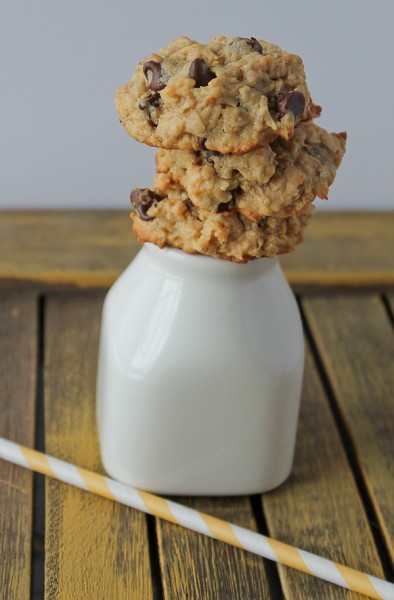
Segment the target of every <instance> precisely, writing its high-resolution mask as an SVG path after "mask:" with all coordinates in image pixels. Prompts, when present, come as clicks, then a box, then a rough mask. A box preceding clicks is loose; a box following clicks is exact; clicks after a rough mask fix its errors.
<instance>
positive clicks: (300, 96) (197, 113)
mask: <svg viewBox="0 0 394 600" xmlns="http://www.w3.org/2000/svg"><path fill="white" fill-rule="evenodd" d="M116 109H117V113H118V116H119V119H120V121H121V123H122V124H123V125H124V127H125V129H126V131H127V132H128V133H129V134H130V135H131V136H133V137H134V138H135V139H137V140H138V141H140V142H144V143H146V144H149V145H151V146H156V147H159V148H170V149H171V148H172V149H180V150H195V151H198V150H201V149H202V148H203V149H205V150H212V151H216V152H220V153H222V154H228V153H233V154H244V153H246V152H250V151H252V150H254V149H256V148H261V147H264V146H265V145H267V144H268V143H270V142H272V141H273V140H274V139H275V138H277V137H278V136H279V137H281V138H283V139H290V138H291V137H292V136H293V133H294V128H295V126H296V125H297V124H298V123H299V122H300V121H303V120H306V119H308V118H311V117H312V116H317V114H318V107H316V106H314V105H313V104H312V102H311V99H310V94H309V91H308V88H307V84H306V81H305V74H304V67H303V63H302V60H301V58H300V57H299V56H296V55H295V54H289V53H287V52H285V51H283V50H281V49H280V48H279V47H278V46H275V45H274V44H271V43H269V42H266V41H264V40H261V39H256V38H254V37H251V38H241V37H236V38H226V37H224V36H218V37H215V38H214V39H213V40H211V41H210V42H208V43H207V44H199V43H197V42H195V41H193V40H190V39H189V38H187V37H181V38H179V39H177V40H175V41H173V42H171V43H170V44H169V45H168V47H167V48H164V49H162V50H160V52H159V54H152V56H151V58H150V59H143V60H142V61H141V62H140V63H139V64H138V65H137V68H136V71H135V73H134V75H133V76H132V78H131V81H130V82H129V83H127V84H126V85H124V86H123V87H122V88H120V89H118V90H117V93H116Z"/></svg>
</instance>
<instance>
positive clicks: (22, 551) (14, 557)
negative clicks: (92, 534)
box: [0, 294, 38, 600]
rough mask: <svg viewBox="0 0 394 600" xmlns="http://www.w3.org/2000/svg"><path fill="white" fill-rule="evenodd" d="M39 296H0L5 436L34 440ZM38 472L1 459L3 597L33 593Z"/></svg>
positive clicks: (0, 403)
mask: <svg viewBox="0 0 394 600" xmlns="http://www.w3.org/2000/svg"><path fill="white" fill-rule="evenodd" d="M37 321H38V308H37V299H36V298H35V297H34V296H32V295H24V296H20V295H16V294H13V295H9V296H7V295H5V294H3V296H2V297H1V298H0V381H1V394H0V415H1V419H0V435H1V436H3V437H6V438H9V439H11V440H13V441H15V442H19V443H20V444H24V445H26V446H33V445H34V409H35V393H36V376H37V332H38V325H37ZM32 503H33V475H32V473H31V472H30V471H27V470H26V469H23V468H21V467H17V466H15V465H11V464H10V463H8V462H5V461H2V460H0V557H1V560H0V596H1V597H2V598H6V599H7V600H14V599H15V600H24V599H27V598H30V573H31V542H32V539H31V538H32Z"/></svg>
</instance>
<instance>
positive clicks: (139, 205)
mask: <svg viewBox="0 0 394 600" xmlns="http://www.w3.org/2000/svg"><path fill="white" fill-rule="evenodd" d="M162 200H163V198H162V197H161V196H159V194H156V193H155V192H152V190H147V189H145V190H141V189H139V188H135V189H134V190H132V191H131V194H130V201H131V204H132V206H133V208H134V210H135V211H136V213H137V214H138V216H139V217H140V218H141V219H142V220H143V221H152V220H153V219H154V217H151V216H150V215H148V210H149V209H150V208H151V207H152V206H153V205H154V204H156V203H157V202H161V201H162Z"/></svg>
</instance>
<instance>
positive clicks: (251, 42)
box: [247, 37, 263, 54]
mask: <svg viewBox="0 0 394 600" xmlns="http://www.w3.org/2000/svg"><path fill="white" fill-rule="evenodd" d="M247 43H248V45H249V46H250V47H251V48H252V49H253V50H254V51H255V52H258V53H259V54H263V46H262V45H261V44H260V42H258V41H257V40H256V38H254V37H251V38H250V40H248V41H247Z"/></svg>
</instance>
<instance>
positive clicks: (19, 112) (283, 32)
mask: <svg viewBox="0 0 394 600" xmlns="http://www.w3.org/2000/svg"><path fill="white" fill-rule="evenodd" d="M393 27H394V2H393V0H375V1H374V2H372V1H371V0H330V1H329V2H328V1H323V0H266V1H264V0H247V1H245V0H227V1H218V0H193V1H192V2H186V1H182V0H166V1H164V0H163V1H161V2H157V1H154V0H145V1H141V0H138V1H135V2H132V1H130V0H129V1H126V0H67V1H62V2H61V1H59V0H34V1H32V0H18V1H16V2H12V1H11V0H2V2H1V3H0V184H1V189H0V206H1V207H2V208H12V207H14V208H26V207H42V208H44V207H59V208H60V207H70V208H71V207H73V208H75V207H81V208H84V207H117V208H128V207H129V200H128V195H129V191H130V189H131V188H132V187H135V186H148V185H150V184H151V182H152V179H153V172H154V150H153V149H151V148H147V147H145V146H143V145H142V144H138V143H137V142H135V141H134V140H132V139H131V138H130V137H129V136H128V135H127V134H126V133H125V132H124V130H123V128H122V127H121V125H120V124H119V122H118V119H117V117H116V114H115V110H114V101H113V96H114V91H115V88H116V87H118V86H120V85H123V84H124V83H125V82H126V81H127V80H128V79H129V78H130V76H131V74H132V72H133V70H134V67H135V65H136V63H137V62H138V61H139V59H140V58H142V57H143V56H149V55H150V54H151V52H154V51H158V50H159V48H160V47H161V46H164V45H166V44H167V43H168V41H170V40H171V39H173V38H175V37H178V36H179V35H182V34H184V35H188V36H189V37H192V38H194V39H197V40H199V41H202V42H204V41H207V40H209V39H210V38H211V37H214V36H215V35H217V34H224V35H228V36H234V35H240V36H244V37H249V36H255V37H261V38H263V39H267V40H269V41H272V42H275V43H277V44H279V45H280V46H282V47H283V48H285V49H286V50H288V51H291V52H294V53H296V54H300V55H301V56H302V58H303V59H304V63H305V69H306V73H307V78H308V83H309V88H310V90H311V93H312V97H313V99H314V101H315V102H317V103H318V104H319V103H320V104H322V105H323V109H324V110H323V115H322V117H321V118H320V120H319V122H320V124H321V125H322V126H324V127H326V128H327V129H329V130H332V131H333V130H334V131H342V130H347V131H348V134H349V139H348V152H347V154H346V156H345V159H344V162H343V165H342V168H341V169H340V171H339V174H338V177H337V179H336V182H335V184H334V186H333V188H332V190H331V194H330V200H329V202H328V203H324V202H321V201H320V202H319V206H324V207H327V208H332V209H357V208H370V209H376V208H394V199H393V198H394V196H393V190H394V150H393V147H394V68H393V56H394V51H393V46H394V39H393V35H392V32H393Z"/></svg>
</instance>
